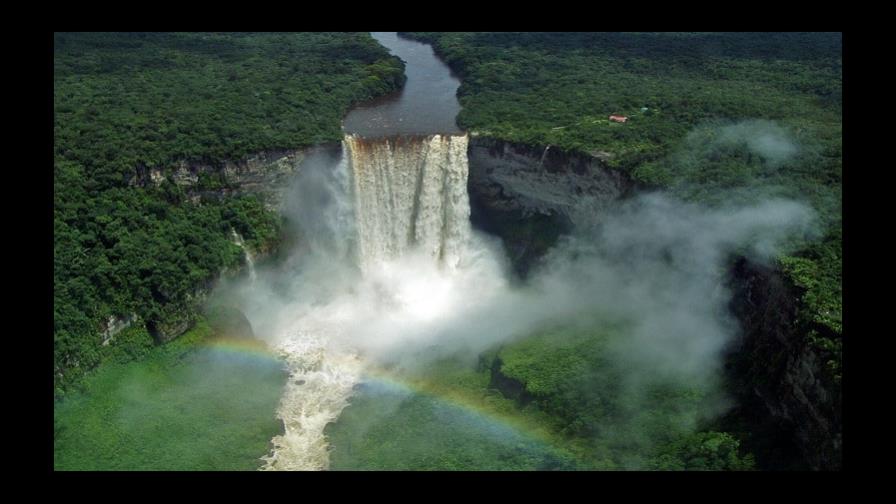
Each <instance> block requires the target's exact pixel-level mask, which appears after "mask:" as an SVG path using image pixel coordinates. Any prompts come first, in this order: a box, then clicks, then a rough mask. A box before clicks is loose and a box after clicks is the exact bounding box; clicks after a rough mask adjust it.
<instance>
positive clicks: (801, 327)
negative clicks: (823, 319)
mask: <svg viewBox="0 0 896 504" xmlns="http://www.w3.org/2000/svg"><path fill="white" fill-rule="evenodd" d="M730 286H731V289H732V293H733V297H732V301H731V311H732V312H733V313H734V315H735V316H736V317H737V319H738V320H739V321H740V324H741V328H742V333H741V336H740V338H739V340H738V341H736V342H735V343H734V344H733V346H732V348H731V351H730V356H729V359H728V360H729V363H728V367H729V374H730V379H731V380H732V383H733V386H734V388H735V390H736V392H737V393H738V394H739V395H740V397H741V403H742V404H744V405H745V409H752V411H747V412H745V413H746V415H745V418H747V419H748V421H749V422H751V423H753V425H755V426H757V427H759V428H762V429H766V430H769V429H770V430H772V431H776V432H777V433H786V434H787V437H788V438H789V439H786V440H784V441H789V442H792V443H793V446H794V447H795V449H796V452H797V453H796V454H795V457H793V458H795V459H797V460H798V461H799V463H798V466H799V465H803V466H804V467H805V468H809V469H814V470H833V469H840V468H841V466H842V391H841V386H840V383H839V382H838V381H837V380H836V379H835V378H834V377H833V375H832V373H831V372H830V371H829V370H828V369H827V368H826V367H825V362H826V361H827V360H828V358H829V357H828V356H825V355H823V351H821V350H820V349H818V348H816V347H815V346H813V345H812V342H811V337H810V335H811V334H812V332H813V331H819V330H824V329H823V328H822V327H820V326H819V327H808V326H807V323H806V322H803V321H801V319H800V317H799V316H798V315H799V310H800V308H801V307H800V301H799V300H800V299H801V298H802V292H801V290H800V288H798V287H797V286H795V285H794V284H793V282H791V281H790V280H789V279H788V278H786V277H785V276H784V275H783V274H782V273H781V272H780V271H777V270H775V269H774V268H771V267H769V266H764V265H761V264H756V263H753V262H751V261H749V260H747V259H745V258H740V259H739V260H738V261H737V262H736V263H735V265H734V267H733V268H732V270H731V272H730ZM742 407H743V406H742ZM765 416H768V417H769V418H763V417H765ZM778 448H784V449H785V451H786V447H778ZM776 458H779V459H781V458H784V459H786V458H787V455H786V454H785V455H784V456H779V457H776Z"/></svg>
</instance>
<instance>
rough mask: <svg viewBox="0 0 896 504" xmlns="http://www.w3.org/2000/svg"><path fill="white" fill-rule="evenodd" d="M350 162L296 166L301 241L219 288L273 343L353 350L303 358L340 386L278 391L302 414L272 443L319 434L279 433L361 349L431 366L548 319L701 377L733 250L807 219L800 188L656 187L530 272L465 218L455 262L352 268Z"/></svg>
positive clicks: (618, 352)
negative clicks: (725, 201)
mask: <svg viewBox="0 0 896 504" xmlns="http://www.w3.org/2000/svg"><path fill="white" fill-rule="evenodd" d="M334 165H336V168H335V169H334ZM346 169H347V165H346V163H345V162H344V161H343V162H341V163H339V164H337V163H336V161H335V160H333V159H323V160H314V159H312V160H309V162H307V163H306V164H305V165H304V166H303V175H302V176H301V177H300V178H299V180H298V181H297V191H299V192H297V193H296V201H295V202H294V203H293V205H292V206H291V207H288V208H287V209H286V211H287V213H288V215H289V217H290V219H291V221H292V222H294V223H296V224H297V228H298V231H299V236H300V240H299V242H298V244H297V246H296V247H295V249H294V250H293V251H292V254H291V255H290V257H289V258H288V259H287V260H286V261H285V262H284V263H283V264H282V265H280V266H279V267H275V268H274V269H268V270H265V269H264V268H260V269H259V272H258V279H257V281H256V282H255V283H254V284H252V285H236V286H233V288H232V289H230V290H229V292H230V295H231V296H233V297H234V298H235V300H236V301H235V303H236V304H238V305H239V306H242V307H243V308H244V311H245V312H246V315H247V316H248V318H249V319H250V321H251V323H252V325H253V328H254V329H255V333H256V334H257V335H259V336H260V337H262V338H264V339H266V340H268V341H269V342H271V343H272V344H274V345H275V346H279V347H281V348H285V347H288V346H289V345H295V344H299V345H300V346H301V345H306V344H312V343H313V345H323V346H325V347H327V348H328V349H329V350H324V349H323V347H320V348H318V347H315V348H316V349H315V350H314V352H315V355H320V356H326V355H336V356H339V355H346V354H349V353H351V354H357V355H358V356H359V357H360V361H357V360H352V362H354V363H355V364H352V366H350V367H347V368H345V369H343V370H342V371H339V370H333V371H332V372H330V373H329V374H327V373H325V372H323V371H313V370H311V368H308V369H306V367H307V366H305V364H301V366H299V368H300V369H297V370H296V371H295V372H294V375H295V376H296V377H298V376H301V377H303V378H302V380H309V383H319V384H321V386H320V387H318V388H315V390H318V391H319V392H321V393H323V391H322V388H323V387H325V385H326V384H327V383H331V382H332V383H338V384H339V390H340V391H341V392H340V394H342V395H341V396H339V397H333V398H330V399H327V400H323V399H321V400H320V401H318V400H317V399H314V398H309V397H310V396H308V395H307V394H305V395H303V394H304V393H300V392H301V390H307V389H309V387H308V386H307V385H308V384H305V385H301V387H305V389H297V388H296V387H298V386H299V385H296V386H293V385H289V390H288V393H287V395H288V396H290V397H293V396H294V397H296V398H299V399H301V401H305V402H301V401H299V399H297V401H298V402H295V403H294V404H293V405H292V406H294V408H293V411H291V412H286V413H283V412H281V417H286V418H287V420H286V423H287V424H288V425H289V424H290V420H289V419H290V418H291V419H293V420H294V424H295V425H296V426H295V427H293V428H292V430H293V432H292V433H290V432H289V429H290V427H289V426H288V427H287V428H288V432H287V435H286V437H285V438H284V441H282V444H283V448H282V450H284V451H282V452H281V453H286V452H287V451H288V448H289V447H290V446H292V447H295V446H304V445H305V444H307V443H308V442H311V443H312V444H313V445H314V446H317V447H318V448H320V447H321V446H323V445H322V443H323V438H322V434H320V435H317V434H316V436H317V437H313V438H312V439H311V441H308V439H309V438H307V437H306V438H302V439H303V441H302V442H301V443H299V442H294V441H288V438H290V436H292V437H293V438H296V436H299V434H297V432H301V431H302V429H305V430H308V427H307V425H311V424H314V422H312V421H311V420H313V419H315V418H318V419H319V418H331V417H332V415H333V414H334V413H333V411H329V410H328V411H323V410H321V412H319V413H313V412H311V413H309V411H310V410H308V409H307V408H308V405H307V404H306V403H307V402H308V401H311V400H312V399H314V401H315V404H318V403H319V404H331V403H332V404H337V405H344V403H345V401H344V398H345V394H348V393H350V390H349V389H348V388H346V383H347V382H346V381H345V376H349V377H351V376H355V377H357V376H358V372H359V371H358V369H357V367H356V365H357V363H358V362H360V363H362V364H365V365H382V364H396V363H397V364H401V365H403V366H410V367H417V368H420V367H424V368H425V366H426V363H427V362H429V360H430V359H435V358H438V357H442V356H446V355H448V354H456V353H458V352H466V353H468V354H469V355H475V354H477V353H478V352H481V351H484V350H486V349H488V348H491V347H493V346H494V345H496V344H499V343H502V342H506V341H511V340H513V339H515V338H519V337H523V336H526V335H527V334H531V333H532V332H533V331H536V330H539V329H541V328H543V327H546V326H549V325H557V324H561V325H562V324H566V325H575V324H578V323H580V321H584V320H588V321H589V322H588V323H594V320H596V319H597V320H600V319H603V320H606V321H610V322H612V323H620V322H621V323H623V324H625V327H627V328H628V329H627V330H626V334H625V337H623V338H617V339H615V340H614V342H613V344H612V345H611V346H610V351H611V352H613V353H614V359H615V360H616V361H618V362H619V363H620V364H621V366H622V368H624V369H626V370H627V371H626V376H625V379H627V380H629V381H630V382H631V383H632V384H636V383H637V381H638V380H639V379H640V378H639V377H640V375H641V374H642V373H643V372H644V371H645V370H649V371H650V374H651V375H652V376H656V375H657V373H659V374H660V375H667V376H670V377H674V378H676V379H679V378H680V379H687V380H711V379H713V377H714V376H715V374H716V372H717V370H718V367H719V365H720V364H721V353H722V350H723V349H724V347H725V345H726V344H727V343H728V342H729V341H730V340H731V338H732V337H733V336H734V335H735V334H736V331H737V326H736V324H735V323H734V321H732V320H731V318H730V315H729V313H728V309H727V304H728V301H729V299H730V296H729V293H728V292H727V290H726V288H725V286H724V279H725V266H726V261H727V259H728V257H729V254H732V253H746V254H749V255H752V256H754V257H755V258H757V259H759V260H762V259H768V258H770V257H772V256H773V254H774V253H775V251H776V248H777V246H778V245H779V244H780V243H781V242H782V241H783V240H785V239H786V238H789V237H792V236H794V235H805V234H811V233H812V232H813V230H814V228H815V225H814V214H813V212H812V210H811V209H810V208H808V207H807V206H805V205H803V204H800V203H797V202H794V201H787V200H767V201H764V202H761V203H758V204H753V205H746V206H745V205H740V206H725V205H722V206H715V207H713V208H706V207H703V206H700V205H697V204H692V203H684V202H681V201H678V200H675V199H673V198H671V197H669V196H666V195H663V194H659V193H653V194H644V195H640V196H638V197H635V198H632V199H630V200H628V201H626V202H623V203H621V204H620V205H619V206H618V207H617V208H615V209H613V210H611V211H610V212H609V213H608V214H606V215H602V216H600V219H599V220H597V221H596V222H595V224H594V225H593V226H591V227H590V228H581V229H578V230H577V232H576V233H575V234H574V235H573V236H570V237H567V238H565V239H564V240H562V241H561V243H560V244H558V245H557V246H556V247H555V248H554V249H553V250H552V251H551V253H549V254H548V256H546V257H545V258H544V260H543V263H542V264H541V265H540V267H538V268H536V269H535V270H534V271H533V273H532V275H531V277H530V279H529V281H528V282H527V283H526V284H525V285H514V284H513V283H512V282H511V281H510V280H509V276H508V274H507V271H508V267H507V264H506V263H505V259H504V258H503V257H502V255H501V253H500V246H499V243H497V241H496V239H495V238H493V237H488V236H483V235H481V234H479V233H477V232H474V231H472V230H470V232H469V233H468V234H464V236H466V237H467V238H466V239H467V240H468V242H467V243H466V245H465V247H464V252H463V253H462V254H461V258H460V262H459V263H458V264H457V265H456V267H445V265H444V264H443V263H441V262H439V261H434V260H433V256H432V253H431V251H430V250H417V251H415V250H413V249H412V250H410V251H407V252H406V253H404V254H403V255H401V256H399V257H394V258H390V259H385V260H382V261H379V262H377V263H376V264H375V265H372V266H371V265H367V267H365V268H364V271H363V272H362V270H361V268H359V265H358V262H359V261H358V260H357V257H356V256H355V255H354V251H356V249H353V240H354V238H353V237H354V233H355V229H354V223H353V222H352V219H351V218H350V216H351V214H352V212H353V210H354V209H353V207H352V202H351V197H350V190H349V184H348V179H346V177H345V173H344V171H345V170H346ZM340 172H341V173H340ZM464 225H468V223H464ZM308 335H313V338H310V339H308V338H307V336H308ZM297 338H299V340H301V341H299V340H297ZM302 338H305V339H302ZM296 341H299V343H296ZM309 342H310V343H309ZM313 345H312V346H313ZM327 352H331V353H330V354H328V353H327ZM303 358H304V357H303ZM326 358H327V357H320V359H324V360H325V359H326ZM320 359H318V358H316V360H315V362H317V363H318V364H319V362H318V361H319V360H320ZM353 359H354V358H353ZM300 360H301V359H300ZM318 364H315V365H318ZM322 369H324V371H326V369H325V368H322ZM337 371H338V372H337ZM309 373H310V374H309ZM314 373H317V374H314ZM322 373H323V374H322ZM312 376H316V377H317V378H314V379H315V380H318V381H311V380H313V379H312V378H309V377H312ZM337 378H338V379H337ZM632 386H636V385H632ZM316 387H317V386H316ZM309 404H310V403H309ZM338 407H339V408H341V407H342V406H338ZM331 409H332V408H331ZM312 413H313V414H312ZM336 414H338V411H337V412H336ZM302 415H310V416H308V417H307V418H305V417H303V416H302ZM318 423H319V422H318ZM302 425H305V427H302ZM314 425H316V424H314ZM296 439H298V438H296ZM321 453H326V450H322V451H321ZM314 463H315V464H323V466H325V463H324V462H322V461H320V460H318V461H316V462H314Z"/></svg>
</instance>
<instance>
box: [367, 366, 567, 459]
mask: <svg viewBox="0 0 896 504" xmlns="http://www.w3.org/2000/svg"><path fill="white" fill-rule="evenodd" d="M361 383H367V384H373V385H375V386H380V387H382V388H384V389H385V390H386V391H387V392H388V391H393V392H398V393H403V394H418V395H422V396H425V397H426V398H428V399H430V400H433V401H435V402H436V403H438V404H440V405H443V406H447V407H449V408H455V409H458V410H461V411H463V412H464V413H466V414H467V415H470V417H471V418H472V419H474V420H475V421H477V423H482V424H483V425H487V426H489V427H490V428H491V429H492V431H493V432H495V433H498V434H502V435H507V436H517V437H519V438H521V439H523V440H526V441H529V442H533V443H535V444H537V445H539V446H541V447H545V448H551V449H552V450H556V451H560V452H566V453H569V447H567V446H563V445H562V444H561V443H560V442H559V440H558V439H557V438H556V437H555V435H552V434H551V433H550V432H549V431H547V430H546V429H544V428H538V427H534V426H532V425H530V424H528V423H527V422H525V421H522V420H520V419H519V418H514V417H512V416H510V415H503V414H501V413H498V412H496V411H493V410H492V409H490V408H488V406H487V405H485V404H482V403H479V402H477V401H475V400H474V399H472V398H470V397H467V396H464V395H462V394H458V393H451V392H448V391H445V390H444V389H442V388H441V387H438V386H435V385H433V384H432V383H430V382H428V381H426V380H422V379H417V380H409V379H402V378H400V377H398V376H396V375H395V374H393V373H388V372H386V371H383V370H376V369H373V370H370V369H368V370H367V371H366V372H365V373H364V375H363V377H362V379H361Z"/></svg>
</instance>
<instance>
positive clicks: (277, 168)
mask: <svg viewBox="0 0 896 504" xmlns="http://www.w3.org/2000/svg"><path fill="white" fill-rule="evenodd" d="M308 150H309V149H288V150H276V151H265V152H260V153H257V154H253V155H250V156H247V157H246V158H243V159H239V160H228V161H224V162H223V163H220V164H213V163H206V162H192V161H179V162H177V163H176V164H175V165H174V167H173V168H169V169H162V168H159V167H155V168H148V167H145V166H140V167H138V168H137V170H136V172H135V174H134V176H132V177H131V179H130V180H129V181H128V184H129V185H130V186H140V187H147V186H149V185H156V186H158V185H160V184H162V183H163V182H165V181H166V180H170V181H171V182H173V183H174V184H176V185H178V186H181V187H183V188H184V189H186V190H187V193H188V194H189V195H190V196H191V198H193V200H194V201H197V200H198V199H199V198H200V197H202V196H216V197H222V196H229V195H237V194H244V193H253V194H258V195H260V196H261V197H262V198H263V200H264V202H265V206H267V207H268V209H270V210H277V209H278V208H279V207H280V205H281V204H282V203H283V196H284V192H285V190H286V189H287V188H288V185H289V180H290V177H291V176H292V175H293V174H294V173H295V172H296V170H297V169H298V167H299V165H300V164H301V163H302V161H303V160H304V159H305V157H306V155H307V153H308Z"/></svg>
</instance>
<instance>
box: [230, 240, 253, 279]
mask: <svg viewBox="0 0 896 504" xmlns="http://www.w3.org/2000/svg"><path fill="white" fill-rule="evenodd" d="M230 232H231V234H232V235H233V243H235V244H236V245H237V246H238V247H239V248H241V249H243V257H245V258H246V265H247V266H249V280H250V281H251V282H252V283H255V278H256V277H255V261H254V260H253V259H252V254H251V253H250V252H249V249H248V248H247V247H246V242H245V241H243V237H242V236H241V235H240V234H239V233H237V232H236V230H235V229H233V228H231V229H230Z"/></svg>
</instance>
